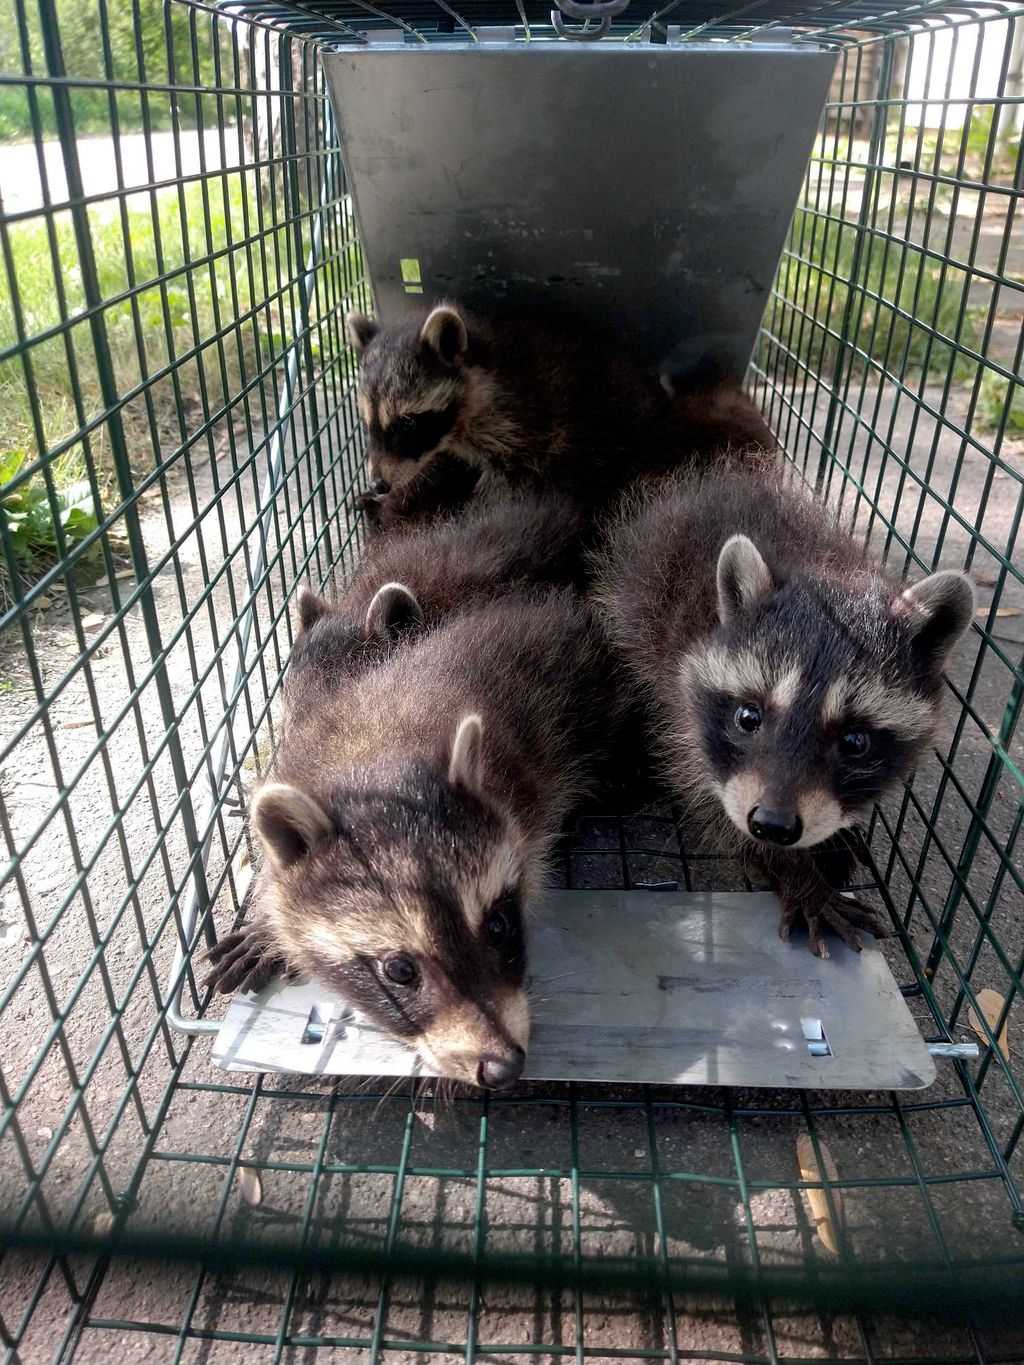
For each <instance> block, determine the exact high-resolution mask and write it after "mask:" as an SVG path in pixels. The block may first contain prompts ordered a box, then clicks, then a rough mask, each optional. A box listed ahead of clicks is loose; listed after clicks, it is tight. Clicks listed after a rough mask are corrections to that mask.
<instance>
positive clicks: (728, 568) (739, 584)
mask: <svg viewBox="0 0 1024 1365" xmlns="http://www.w3.org/2000/svg"><path fill="white" fill-rule="evenodd" d="M774 586H775V583H774V580H773V579H772V574H771V570H770V569H769V568H768V565H767V564H766V563H765V562H764V560H763V559H762V558H761V552H760V550H759V549H758V548H757V546H756V545H755V544H754V542H753V541H752V540H748V538H747V537H746V536H730V537H729V539H728V540H727V541H726V542H725V544H724V545H723V546H722V549H721V552H720V554H719V556H718V619H719V620H720V621H721V623H722V625H723V626H724V625H727V624H728V622H729V621H731V620H732V618H733V617H734V616H735V615H736V613H737V612H740V611H743V610H744V608H745V607H749V606H750V604H751V603H752V602H756V601H757V599H758V598H759V597H763V596H764V595H765V593H768V592H771V590H772V588H773V587H774Z"/></svg>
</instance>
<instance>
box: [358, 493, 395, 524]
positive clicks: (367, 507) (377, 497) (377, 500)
mask: <svg viewBox="0 0 1024 1365" xmlns="http://www.w3.org/2000/svg"><path fill="white" fill-rule="evenodd" d="M387 496H388V495H387V490H385V491H384V492H378V491H376V489H375V488H364V489H363V490H362V492H361V493H356V495H355V496H354V497H353V499H352V510H353V512H361V513H362V514H363V516H364V517H365V518H366V520H367V521H369V522H375V521H377V520H378V519H379V517H380V514H381V512H382V511H383V510H384V503H385V502H386V501H387Z"/></svg>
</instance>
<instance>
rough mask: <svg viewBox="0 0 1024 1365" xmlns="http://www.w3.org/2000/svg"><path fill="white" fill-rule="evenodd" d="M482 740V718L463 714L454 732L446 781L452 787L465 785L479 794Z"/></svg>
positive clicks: (475, 793)
mask: <svg viewBox="0 0 1024 1365" xmlns="http://www.w3.org/2000/svg"><path fill="white" fill-rule="evenodd" d="M483 741H484V723H483V720H482V719H481V718H480V717H479V716H463V717H462V719H461V720H460V721H459V728H458V729H457V730H456V732H455V743H454V744H453V745H452V756H451V759H450V760H449V763H448V781H449V782H450V783H451V784H452V786H453V787H465V789H466V791H468V792H472V793H473V795H474V796H477V795H479V792H480V787H481V785H482V782H481V768H482V767H483Z"/></svg>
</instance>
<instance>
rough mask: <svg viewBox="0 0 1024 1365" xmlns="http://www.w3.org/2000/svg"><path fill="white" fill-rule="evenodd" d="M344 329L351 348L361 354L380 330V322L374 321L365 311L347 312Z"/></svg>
mask: <svg viewBox="0 0 1024 1365" xmlns="http://www.w3.org/2000/svg"><path fill="white" fill-rule="evenodd" d="M345 331H346V332H347V333H348V339H349V343H350V345H351V346H352V348H353V350H355V351H356V352H358V354H360V355H362V353H363V351H365V350H366V348H367V346H369V344H370V342H371V341H372V340H373V338H374V337H375V336H376V335H377V333H378V332H379V331H380V323H379V322H374V320H373V318H368V317H367V316H366V314H365V313H349V314H347V315H346V317H345Z"/></svg>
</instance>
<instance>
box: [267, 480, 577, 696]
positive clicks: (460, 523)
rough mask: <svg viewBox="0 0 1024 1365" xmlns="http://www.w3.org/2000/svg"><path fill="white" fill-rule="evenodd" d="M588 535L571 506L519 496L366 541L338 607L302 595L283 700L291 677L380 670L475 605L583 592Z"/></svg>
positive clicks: (554, 499)
mask: <svg viewBox="0 0 1024 1365" xmlns="http://www.w3.org/2000/svg"><path fill="white" fill-rule="evenodd" d="M585 531H586V527H585V524H584V517H583V514H582V512H581V511H580V509H579V508H578V507H575V506H573V505H572V504H565V503H563V502H562V500H561V498H558V497H555V496H552V495H550V494H547V495H544V494H534V493H520V494H517V495H512V494H510V495H508V496H506V497H503V498H501V499H500V500H498V501H496V502H494V503H492V504H490V505H480V506H474V507H471V508H469V509H468V510H467V511H466V512H465V513H464V514H462V515H460V516H454V517H448V518H446V519H445V520H443V521H438V522H435V523H433V524H431V525H427V526H423V527H408V526H407V527H402V528H399V530H396V533H395V534H394V535H390V536H384V537H382V538H380V539H376V540H373V541H371V542H370V544H369V546H368V547H367V550H366V553H365V554H364V556H363V558H362V560H361V561H360V563H359V565H358V567H357V569H356V571H355V573H354V574H353V576H352V578H351V579H350V581H349V583H348V586H347V587H346V588H345V589H344V590H343V592H342V593H341V596H340V597H339V598H338V599H337V600H336V601H330V600H329V599H327V598H324V597H318V596H317V595H316V594H315V593H313V592H311V591H310V590H309V589H308V588H304V589H302V591H301V592H300V594H299V625H300V630H299V634H298V636H297V637H296V640H295V647H294V649H293V651H292V657H291V662H290V664H289V672H288V677H287V678H286V681H285V694H286V696H288V697H290V695H291V691H292V686H293V685H292V683H291V682H290V679H291V677H292V676H293V675H294V674H296V673H301V672H304V671H306V670H310V671H312V670H319V671H320V672H322V673H323V674H325V675H326V677H327V681H328V683H330V681H331V678H332V676H334V675H338V674H340V673H341V672H342V671H355V670H358V669H360V668H365V667H367V666H369V665H370V664H373V663H376V662H378V661H379V660H380V659H381V658H382V657H383V656H384V655H385V654H386V653H387V652H388V650H389V649H390V648H391V646H392V645H394V644H395V643H396V642H397V641H398V640H399V639H403V638H406V637H407V634H408V632H409V631H410V630H415V629H417V628H421V627H433V626H435V625H437V623H438V622H439V621H441V620H443V619H444V617H446V616H449V615H451V614H452V613H453V612H455V611H459V610H462V609H463V608H465V607H466V606H468V605H470V604H471V603H473V602H475V601H478V600H480V599H483V598H487V597H495V596H497V595H499V594H503V593H508V592H521V591H523V590H524V589H527V588H529V587H530V586H531V585H538V586H541V585H548V586H552V587H557V586H569V585H572V584H576V585H580V584H581V583H582V581H583V572H584V553H585V546H586V540H585ZM399 532H400V533H399ZM302 685H303V686H304V687H307V688H308V686H309V681H308V680H306V681H304V682H303V684H302Z"/></svg>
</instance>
